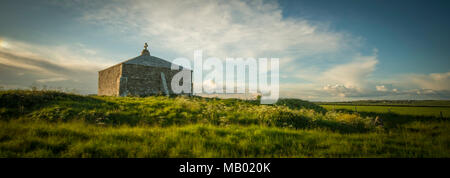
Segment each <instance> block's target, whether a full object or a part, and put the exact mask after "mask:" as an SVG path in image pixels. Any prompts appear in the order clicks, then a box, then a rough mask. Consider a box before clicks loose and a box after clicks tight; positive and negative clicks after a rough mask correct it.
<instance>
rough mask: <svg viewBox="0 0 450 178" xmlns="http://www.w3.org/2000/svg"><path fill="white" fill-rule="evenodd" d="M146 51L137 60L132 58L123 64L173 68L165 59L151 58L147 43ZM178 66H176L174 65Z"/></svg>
mask: <svg viewBox="0 0 450 178" xmlns="http://www.w3.org/2000/svg"><path fill="white" fill-rule="evenodd" d="M144 47H145V49H144V50H142V52H141V55H140V56H138V57H135V58H131V59H129V60H126V61H124V62H122V63H121V64H137V65H143V66H152V67H163V68H171V66H172V63H171V62H169V61H166V60H164V59H161V58H158V57H155V56H151V55H150V52H149V51H148V50H147V47H148V45H147V43H145V46H144ZM174 65H176V64H174ZM176 66H178V65H176ZM179 67H180V68H179V69H182V68H183V67H182V66H179Z"/></svg>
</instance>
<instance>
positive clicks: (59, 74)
mask: <svg viewBox="0 0 450 178" xmlns="http://www.w3.org/2000/svg"><path fill="white" fill-rule="evenodd" d="M1 43H2V44H4V43H8V48H0V85H1V86H7V87H8V86H9V87H8V88H11V86H14V87H15V88H28V87H30V86H31V85H35V84H37V85H47V86H49V87H62V88H72V89H77V90H78V91H79V92H81V93H95V92H96V91H97V71H98V70H100V69H102V68H104V67H106V66H109V65H112V63H111V62H107V60H105V59H103V58H101V57H99V56H98V55H96V54H94V52H93V51H94V50H92V49H88V48H87V47H85V46H83V45H80V44H74V45H70V44H67V45H64V46H45V45H39V44H31V43H25V42H22V41H17V40H12V39H6V38H1Z"/></svg>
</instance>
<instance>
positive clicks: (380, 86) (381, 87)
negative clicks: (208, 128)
mask: <svg viewBox="0 0 450 178" xmlns="http://www.w3.org/2000/svg"><path fill="white" fill-rule="evenodd" d="M375 88H376V89H377V91H388V89H387V88H386V87H385V86H384V85H377V86H375Z"/></svg>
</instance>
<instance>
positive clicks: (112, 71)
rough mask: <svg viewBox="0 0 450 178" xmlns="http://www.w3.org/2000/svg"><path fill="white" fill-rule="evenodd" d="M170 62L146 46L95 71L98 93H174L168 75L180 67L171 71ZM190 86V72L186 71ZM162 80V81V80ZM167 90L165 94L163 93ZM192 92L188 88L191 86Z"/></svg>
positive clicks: (109, 94) (112, 94)
mask: <svg viewBox="0 0 450 178" xmlns="http://www.w3.org/2000/svg"><path fill="white" fill-rule="evenodd" d="M171 65H172V63H170V62H168V61H165V60H163V59H160V58H157V57H154V56H151V55H150V52H148V50H147V49H144V50H143V51H142V54H141V55H140V56H138V57H135V58H133V59H130V60H128V61H125V62H122V63H120V64H117V65H114V66H112V67H109V68H107V69H104V70H101V71H99V73H98V95H106V96H148V95H155V94H174V92H173V91H172V87H171V81H172V77H173V76H174V75H175V74H177V73H178V72H180V70H182V68H181V67H180V70H171V68H170V67H171ZM190 75H191V81H183V82H189V85H191V86H192V71H191V72H190ZM164 80H165V81H164ZM167 92H168V93H167ZM191 93H192V87H191Z"/></svg>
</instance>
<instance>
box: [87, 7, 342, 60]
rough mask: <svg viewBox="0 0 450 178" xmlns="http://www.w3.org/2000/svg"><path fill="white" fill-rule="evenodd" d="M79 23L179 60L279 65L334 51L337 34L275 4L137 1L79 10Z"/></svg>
mask: <svg viewBox="0 0 450 178" xmlns="http://www.w3.org/2000/svg"><path fill="white" fill-rule="evenodd" d="M82 20H84V21H87V22H93V23H96V24H106V25H108V26H110V27H112V28H113V29H118V30H119V29H120V30H121V31H124V32H127V33H131V34H133V33H134V34H136V35H137V36H140V37H143V38H145V39H150V46H151V47H152V44H154V45H157V47H162V48H165V50H168V51H171V52H175V53H177V54H179V55H183V56H191V55H192V53H193V51H194V50H196V49H203V50H204V51H205V52H206V53H207V54H209V55H213V56H216V57H220V58H224V57H228V56H229V57H279V58H281V62H282V63H283V62H287V61H290V60H293V59H294V58H295V59H299V58H302V57H305V56H310V55H314V54H321V53H327V52H333V51H337V50H339V49H341V48H343V47H344V46H345V45H346V39H345V37H344V35H343V34H340V33H336V32H332V31H330V30H328V29H327V27H326V25H325V24H317V23H316V24H313V23H311V22H310V21H307V20H304V19H299V18H296V19H291V18H288V19H286V18H283V17H282V10H281V8H280V7H279V6H278V4H277V3H275V2H266V1H201V0H194V1H176V2H175V1H163V0H161V1H143V0H142V1H141V0H136V1H132V2H129V1H127V2H116V3H108V4H106V5H104V6H102V7H99V8H92V9H85V11H84V16H83V18H82Z"/></svg>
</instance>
